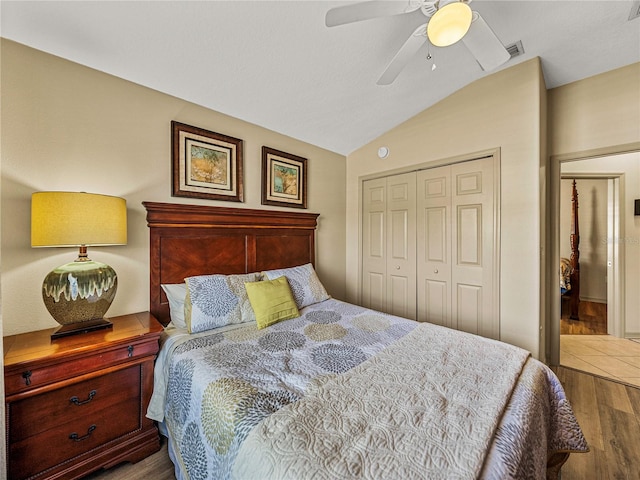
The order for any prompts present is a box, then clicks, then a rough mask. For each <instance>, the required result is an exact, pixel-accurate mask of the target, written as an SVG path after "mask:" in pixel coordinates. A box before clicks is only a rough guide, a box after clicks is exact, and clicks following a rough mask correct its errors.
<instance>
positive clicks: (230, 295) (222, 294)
mask: <svg viewBox="0 0 640 480" xmlns="http://www.w3.org/2000/svg"><path fill="white" fill-rule="evenodd" d="M260 279H261V275H260V274H259V273H247V274H243V275H200V276H197V277H188V278H185V279H184V280H185V283H186V284H187V295H186V298H185V305H184V307H185V308H184V313H185V321H186V324H187V328H188V329H189V332H190V333H197V332H204V331H206V330H211V329H213V328H218V327H224V326H225V325H231V324H236V323H244V322H255V321H256V316H255V314H254V313H253V309H252V308H251V303H250V302H249V297H248V296H247V290H246V288H245V286H244V284H245V283H246V282H257V281H259V280H260Z"/></svg>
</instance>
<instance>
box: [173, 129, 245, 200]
mask: <svg viewBox="0 0 640 480" xmlns="http://www.w3.org/2000/svg"><path fill="white" fill-rule="evenodd" d="M171 153H172V159H171V160H172V184H173V189H172V195H173V196H174V197H190V198H204V199H208V200H225V201H228V202H243V201H244V198H243V197H244V196H243V177H242V167H243V141H242V140H241V139H239V138H234V137H230V136H228V135H223V134H221V133H216V132H211V131H209V130H205V129H203V128H198V127H193V126H191V125H186V124H184V123H179V122H175V121H172V122H171Z"/></svg>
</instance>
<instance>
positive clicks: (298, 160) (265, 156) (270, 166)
mask: <svg viewBox="0 0 640 480" xmlns="http://www.w3.org/2000/svg"><path fill="white" fill-rule="evenodd" d="M262 205H274V206H278V207H293V208H307V159H306V158H303V157H299V156H297V155H292V154H291V153H286V152H282V151H280V150H276V149H274V148H269V147H262Z"/></svg>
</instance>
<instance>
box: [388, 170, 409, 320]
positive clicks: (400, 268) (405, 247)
mask: <svg viewBox="0 0 640 480" xmlns="http://www.w3.org/2000/svg"><path fill="white" fill-rule="evenodd" d="M387 222H388V228H387V308H386V312H388V313H391V314H393V315H398V316H400V317H405V318H410V319H413V320H415V318H416V173H415V172H411V173H405V174H403V175H394V176H391V177H388V178H387Z"/></svg>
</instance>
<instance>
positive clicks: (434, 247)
mask: <svg viewBox="0 0 640 480" xmlns="http://www.w3.org/2000/svg"><path fill="white" fill-rule="evenodd" d="M416 197H417V220H416V224H417V242H418V243H417V244H418V248H417V264H418V268H417V280H418V282H417V290H418V316H417V320H418V321H420V322H430V323H435V324H438V325H444V326H447V327H451V326H452V324H451V168H450V167H449V166H446V167H438V168H432V169H429V170H422V171H420V172H418V174H417V193H416Z"/></svg>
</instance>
